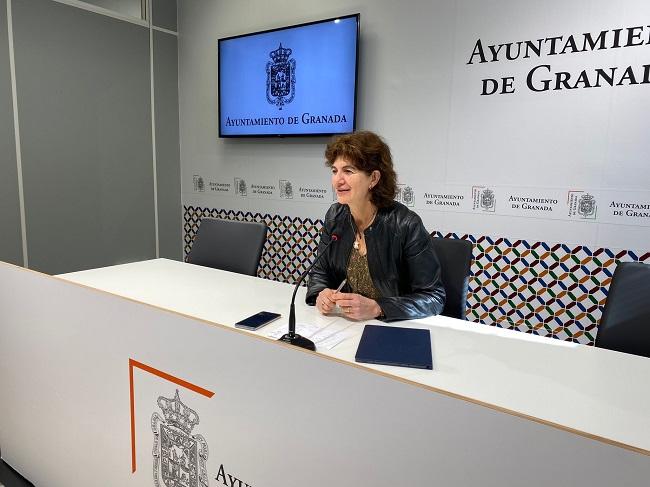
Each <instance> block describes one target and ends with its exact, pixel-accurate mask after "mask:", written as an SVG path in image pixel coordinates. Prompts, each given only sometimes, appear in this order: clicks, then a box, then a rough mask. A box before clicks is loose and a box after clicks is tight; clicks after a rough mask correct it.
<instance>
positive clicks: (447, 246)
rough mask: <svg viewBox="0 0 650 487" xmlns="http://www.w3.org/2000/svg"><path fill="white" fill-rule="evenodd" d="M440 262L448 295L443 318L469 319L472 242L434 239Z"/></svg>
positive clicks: (456, 239) (455, 239)
mask: <svg viewBox="0 0 650 487" xmlns="http://www.w3.org/2000/svg"><path fill="white" fill-rule="evenodd" d="M431 240H432V241H433V248H434V250H435V252H436V256H437V257H438V260H439V261H440V267H441V274H442V284H443V286H444V287H445V293H446V295H447V297H446V299H445V308H444V310H443V311H442V313H441V314H442V315H443V316H449V317H451V318H458V319H461V320H464V319H467V317H466V308H467V288H468V286H469V273H470V267H471V265H472V242H470V241H469V240H461V239H458V238H436V237H432V238H431Z"/></svg>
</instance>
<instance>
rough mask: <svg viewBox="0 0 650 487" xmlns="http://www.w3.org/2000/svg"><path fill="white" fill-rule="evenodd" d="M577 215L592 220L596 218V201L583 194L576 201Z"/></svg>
mask: <svg viewBox="0 0 650 487" xmlns="http://www.w3.org/2000/svg"><path fill="white" fill-rule="evenodd" d="M578 215H580V216H581V217H582V218H594V217H595V216H596V199H595V198H594V197H593V196H592V195H590V194H588V193H585V194H583V195H581V196H580V198H579V199H578Z"/></svg>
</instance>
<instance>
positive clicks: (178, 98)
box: [176, 1, 185, 261]
mask: <svg viewBox="0 0 650 487" xmlns="http://www.w3.org/2000/svg"><path fill="white" fill-rule="evenodd" d="M179 10H180V7H179V5H178V1H177V2H176V34H177V35H178V38H177V39H178V40H177V41H176V106H177V108H178V111H177V112H176V114H177V116H178V186H179V193H178V197H179V203H180V205H181V207H180V213H181V214H180V219H181V260H182V261H185V221H184V217H185V209H184V202H183V162H182V157H183V156H182V150H181V69H180V58H181V56H180V52H181V51H180V50H181V36H180V34H179V31H180V29H179V19H180V16H179V15H178V14H179Z"/></svg>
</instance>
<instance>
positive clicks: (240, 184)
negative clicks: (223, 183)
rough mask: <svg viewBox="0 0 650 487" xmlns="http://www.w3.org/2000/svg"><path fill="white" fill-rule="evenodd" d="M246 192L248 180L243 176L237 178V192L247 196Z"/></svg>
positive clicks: (239, 194)
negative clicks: (242, 177)
mask: <svg viewBox="0 0 650 487" xmlns="http://www.w3.org/2000/svg"><path fill="white" fill-rule="evenodd" d="M246 192H247V188H246V181H244V180H243V179H241V178H235V194H237V195H238V196H246Z"/></svg>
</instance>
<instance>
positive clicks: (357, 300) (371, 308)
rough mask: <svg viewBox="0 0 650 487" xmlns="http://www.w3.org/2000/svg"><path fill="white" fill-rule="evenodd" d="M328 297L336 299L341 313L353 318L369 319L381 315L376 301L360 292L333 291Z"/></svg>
mask: <svg viewBox="0 0 650 487" xmlns="http://www.w3.org/2000/svg"><path fill="white" fill-rule="evenodd" d="M330 299H333V300H334V301H336V304H338V305H339V307H340V308H341V310H342V311H343V314H344V315H345V316H347V317H348V318H352V319H353V320H369V319H372V318H376V317H377V316H379V315H381V307H380V306H379V305H378V304H377V301H375V300H374V299H370V298H366V297H365V296H362V295H361V294H354V293H335V294H332V296H331V298H330Z"/></svg>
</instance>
